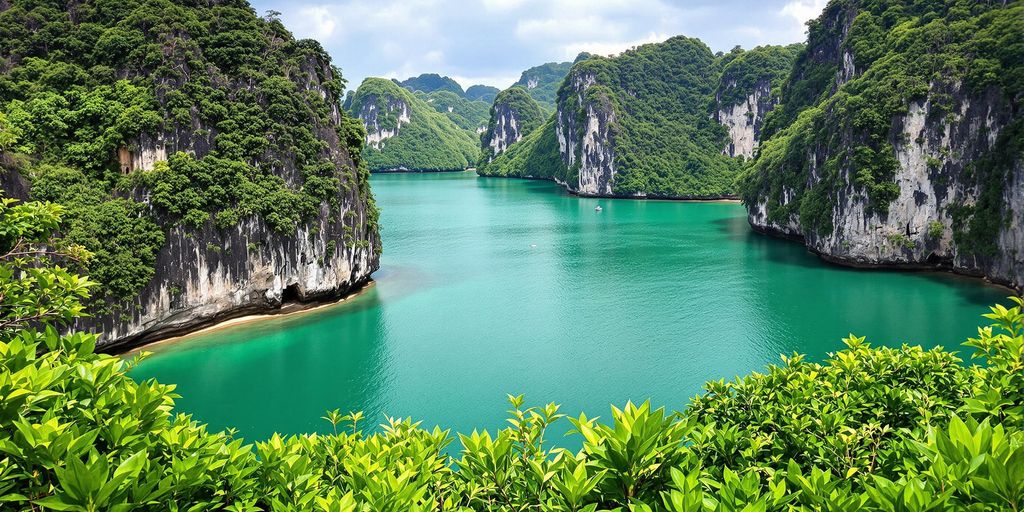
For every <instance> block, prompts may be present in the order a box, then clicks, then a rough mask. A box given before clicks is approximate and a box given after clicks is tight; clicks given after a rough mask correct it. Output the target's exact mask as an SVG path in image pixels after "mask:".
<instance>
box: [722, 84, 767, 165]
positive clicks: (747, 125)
mask: <svg viewBox="0 0 1024 512" xmlns="http://www.w3.org/2000/svg"><path fill="white" fill-rule="evenodd" d="M723 82H724V84H725V87H726V88H734V87H736V86H737V84H736V81H735V80H729V79H728V78H723ZM722 100H723V98H722V94H721V93H719V94H718V95H717V96H716V97H715V102H716V104H718V110H717V111H716V112H715V121H718V122H719V123H721V124H722V125H723V126H725V127H726V129H728V130H729V143H728V144H727V145H726V147H725V148H724V149H723V150H722V154H724V155H729V156H742V157H744V158H751V157H753V156H754V149H756V148H757V144H758V140H759V138H760V136H761V126H762V125H763V124H764V116H765V114H767V113H768V112H769V111H770V110H771V109H772V108H774V107H775V105H776V103H778V99H777V98H776V97H773V96H772V90H771V83H770V81H769V80H768V79H761V80H758V81H757V84H756V85H755V86H754V90H753V91H752V92H751V93H750V94H749V95H748V96H747V97H746V98H745V99H744V100H743V101H742V102H740V103H736V104H733V105H724V104H723V101H722Z"/></svg>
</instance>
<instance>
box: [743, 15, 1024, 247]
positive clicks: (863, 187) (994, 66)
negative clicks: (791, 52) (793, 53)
mask: <svg viewBox="0 0 1024 512" xmlns="http://www.w3.org/2000/svg"><path fill="white" fill-rule="evenodd" d="M1022 19H1024V5H1022V4H1021V3H1020V2H1009V3H1007V2H973V1H970V0H957V1H948V2H916V1H909V0H908V1H899V2H883V1H880V0H873V1H852V0H836V1H833V2H831V3H830V4H829V5H828V7H827V8H826V10H825V12H824V13H823V14H822V16H821V17H820V18H818V19H817V20H813V21H812V22H810V24H809V34H808V44H807V48H806V49H805V50H804V51H802V52H801V53H800V55H799V57H798V58H797V62H796V64H795V66H794V68H793V71H792V73H791V74H790V76H789V78H788V79H787V82H786V85H785V87H784V88H783V91H782V104H781V105H780V106H779V107H778V108H776V109H775V110H773V111H772V112H771V113H770V114H769V116H768V118H767V119H766V121H765V129H764V136H765V137H767V138H768V139H767V140H766V141H765V142H764V143H763V145H762V147H761V154H760V158H759V159H758V160H757V161H756V162H755V164H754V165H753V166H752V167H751V169H750V172H749V173H747V174H746V176H745V177H744V178H743V180H742V185H741V188H742V193H743V199H744V202H745V203H746V204H748V205H754V204H758V203H762V202H764V203H766V204H767V210H768V218H769V220H771V221H772V222H774V223H777V224H784V223H785V222H787V221H788V220H790V219H793V218H798V220H799V223H800V226H801V229H802V230H803V231H804V232H805V233H817V234H828V233H831V232H832V230H833V226H832V217H833V210H834V209H835V207H836V203H837V200H838V196H839V195H840V193H841V190H842V189H843V188H844V187H846V186H847V185H852V186H853V187H854V188H855V190H857V191H859V192H862V193H863V194H864V195H865V196H866V198H867V203H868V204H867V209H868V212H870V213H877V214H883V215H884V214H885V213H886V212H887V211H888V207H889V203H890V202H892V201H893V200H894V199H895V198H896V197H898V194H899V185H898V184H897V183H895V182H894V177H895V173H896V170H897V169H898V166H899V164H898V162H897V161H896V155H895V150H896V148H895V146H894V144H914V143H916V142H915V141H905V140H896V139H897V137H898V135H899V134H898V132H894V120H897V119H899V118H900V117H902V116H904V115H906V114H907V111H908V106H909V104H910V103H911V102H915V101H917V102H922V103H923V102H925V101H927V102H929V105H930V109H931V110H930V112H931V114H930V115H931V118H930V119H929V121H930V122H938V121H941V120H943V119H944V118H946V116H952V117H950V118H948V120H952V119H955V117H956V116H957V113H956V112H955V111H954V108H957V107H956V105H957V104H959V102H960V101H961V100H962V98H963V97H966V96H967V95H971V94H982V93H984V92H985V91H991V90H994V91H997V92H998V93H999V94H1001V95H1002V97H1003V98H1004V99H1005V101H1006V102H1007V103H1008V104H1011V103H1012V104H1016V102H1018V101H1019V96H1020V92H1021V87H1022V85H1021V84H1022V83H1024V66H1022V65H1021V62H1022V61H1021V59H1022V57H1024V38H1021V31H1020V26H1021V20H1022ZM1009 131H1010V132H1014V133H1016V134H1017V135H1011V136H1009V137H1001V138H1000V140H999V142H998V143H997V144H996V147H995V148H994V149H993V153H994V154H1002V155H1005V154H1007V153H1010V152H1011V151H1012V150H1010V149H1009V148H1010V147H1012V145H1016V146H1017V147H1020V143H1019V142H1017V143H1015V142H1013V141H1012V139H1013V138H1014V137H1019V134H1020V132H1021V130H1019V129H1013V128H1011V129H1010V130H1009ZM1018 158H1019V157H1018ZM986 159H987V160H992V159H999V160H1000V161H1001V162H1003V164H1006V163H1007V162H1008V161H1009V160H1008V159H1006V158H1004V157H1000V156H993V157H987V158H986ZM1010 160H1012V159H1010ZM1007 168H1008V167H1004V168H1003V169H1004V170H1005V169H1007ZM973 174H974V176H976V181H977V186H979V187H982V188H984V189H985V193H984V194H983V195H984V196H985V197H987V198H988V199H987V200H986V203H987V205H986V206H985V207H983V208H981V209H979V210H977V211H978V213H979V214H981V215H982V217H981V220H980V221H975V220H972V219H973V216H974V215H975V213H974V211H973V210H970V211H968V210H963V209H961V210H958V211H957V212H955V213H956V214H957V215H959V216H960V217H961V218H959V219H958V220H957V222H956V223H957V225H958V226H961V227H962V228H961V229H962V230H963V231H962V232H961V233H960V234H959V235H958V237H957V241H958V243H961V244H962V245H961V248H962V249H965V250H969V251H973V250H974V247H972V246H971V244H976V247H979V248H982V247H986V246H989V245H990V244H991V243H993V241H994V240H993V238H992V237H993V233H997V232H998V229H995V230H993V229H992V225H993V224H998V223H1000V222H1002V219H1003V216H1004V215H1003V213H1002V212H1003V209H1002V208H1003V207H1002V206H1001V205H1000V204H999V203H1001V202H1002V200H1001V191H1002V187H1003V186H1004V183H1005V180H1003V179H999V178H995V179H990V178H991V177H992V176H993V175H994V172H976V173H973ZM812 175H813V176H816V179H814V180H810V179H809V177H811V176H812ZM811 182H812V183H811ZM809 183H811V186H809V185H808V184H809ZM990 189H991V190H990ZM993 200H994V201H995V202H994V203H993V202H992V201H993ZM968 208H969V207H968ZM980 242H984V243H980Z"/></svg>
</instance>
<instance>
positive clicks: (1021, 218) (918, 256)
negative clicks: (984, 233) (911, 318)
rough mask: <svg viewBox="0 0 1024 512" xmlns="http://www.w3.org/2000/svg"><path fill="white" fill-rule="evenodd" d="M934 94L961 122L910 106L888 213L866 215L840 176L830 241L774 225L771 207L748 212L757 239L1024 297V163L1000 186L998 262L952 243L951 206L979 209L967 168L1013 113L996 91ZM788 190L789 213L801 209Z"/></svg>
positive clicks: (855, 191) (901, 124)
mask: <svg viewBox="0 0 1024 512" xmlns="http://www.w3.org/2000/svg"><path fill="white" fill-rule="evenodd" d="M931 87H932V90H933V92H935V93H939V94H940V95H942V96H946V97H951V98H953V99H954V101H955V104H954V107H953V111H954V113H955V114H954V115H946V116H935V115H932V113H933V112H932V110H933V105H932V102H931V101H930V100H929V101H925V102H912V103H910V105H909V108H908V111H907V114H906V115H905V116H903V117H902V118H900V119H897V120H895V121H894V123H893V129H892V132H891V137H890V142H891V143H892V144H893V147H894V150H895V157H896V159H897V161H898V162H899V168H898V170H897V173H896V177H895V181H896V183H898V184H899V189H900V193H899V196H898V197H897V198H896V199H895V200H894V201H893V202H892V203H891V204H890V205H889V208H888V213H886V214H881V213H872V212H869V211H868V208H867V205H868V199H867V196H866V194H865V192H864V191H862V190H860V189H859V188H858V187H857V186H856V185H854V183H855V179H854V178H853V176H851V173H852V172H855V171H854V170H851V169H848V168H844V169H842V176H841V177H840V183H843V184H844V185H843V188H842V190H840V192H839V194H838V198H839V200H838V201H837V203H836V205H835V207H834V209H833V211H832V223H833V226H834V229H833V230H832V232H831V233H829V234H827V235H818V234H816V233H814V232H810V233H805V232H803V231H802V230H801V227H800V222H799V218H798V217H797V215H795V214H794V215H793V216H791V217H790V218H789V219H787V220H786V222H784V223H773V222H770V221H769V220H768V216H767V213H766V212H767V205H766V203H765V202H761V203H758V204H753V205H748V219H749V221H750V224H751V225H752V226H753V227H754V228H755V229H758V230H760V231H765V232H769V233H774V234H778V235H782V236H787V237H791V238H800V239H804V241H805V243H806V244H807V246H808V248H809V249H811V250H812V251H814V252H816V253H818V254H820V255H821V256H822V257H824V258H826V259H828V260H831V261H835V262H839V263H844V264H848V265H853V266H889V267H897V268H941V269H949V270H953V271H955V272H958V273H963V274H968V275H976V276H986V277H988V278H989V279H991V280H992V281H995V282H998V283H1002V284H1006V285H1009V286H1011V287H1015V288H1017V289H1020V288H1021V287H1022V286H1024V165H1022V163H1021V161H1020V160H1019V159H1018V160H1017V161H1016V164H1015V166H1014V167H1013V169H1010V172H1009V179H1008V181H1007V182H1006V183H1005V184H1004V186H1003V204H1004V207H1005V208H1006V211H1007V212H1008V214H1007V222H1005V223H1004V224H1003V225H1002V227H1001V229H1000V231H999V235H998V240H997V242H996V244H997V248H998V250H997V253H996V254H995V255H992V256H984V255H980V254H978V253H977V252H975V251H973V250H966V251H965V250H964V249H972V248H963V247H958V246H957V244H955V243H954V242H953V238H952V234H953V219H952V217H951V210H950V207H951V206H954V205H973V204H975V203H976V202H977V201H978V200H979V198H980V194H981V193H982V189H981V186H979V185H978V184H977V183H976V180H975V179H974V178H973V177H972V176H971V172H970V171H969V169H968V164H970V163H972V162H975V161H977V160H978V159H979V158H980V157H981V156H982V155H984V154H985V153H986V152H987V151H989V150H990V149H991V148H992V147H993V145H994V144H995V143H996V140H997V138H998V136H999V133H1000V132H1001V131H1002V130H1003V129H1005V128H1006V127H1007V125H1008V124H1009V123H1010V122H1011V121H1012V120H1013V119H1012V112H1013V109H1012V108H1009V105H1007V104H1006V100H1005V98H1004V95H1003V94H1002V93H1001V92H1000V91H999V90H997V89H994V88H993V89H989V90H987V91H986V92H985V93H984V94H980V95H972V94H969V93H968V92H967V91H966V90H965V89H964V88H963V87H961V86H960V85H954V86H952V87H943V86H940V85H938V84H935V83H933V84H932V85H931ZM822 151H823V150H821V149H819V150H818V152H817V153H813V154H810V155H808V156H809V158H810V161H811V162H812V166H811V167H812V169H811V172H810V173H809V178H808V183H807V185H808V187H810V186H811V185H813V184H815V183H817V182H818V181H819V180H820V179H821V178H820V172H819V169H818V166H819V165H820V162H824V161H825V160H826V159H827V157H828V155H827V154H826V153H824V152H822ZM794 197H795V194H794V193H793V191H791V190H784V191H783V195H782V200H781V203H782V204H783V205H785V204H787V203H789V202H791V201H793V200H794Z"/></svg>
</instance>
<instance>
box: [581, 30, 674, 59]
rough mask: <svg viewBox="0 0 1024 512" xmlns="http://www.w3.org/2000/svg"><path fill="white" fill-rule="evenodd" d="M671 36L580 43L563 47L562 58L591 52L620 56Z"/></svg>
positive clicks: (652, 34)
mask: <svg viewBox="0 0 1024 512" xmlns="http://www.w3.org/2000/svg"><path fill="white" fill-rule="evenodd" d="M670 37H672V36H671V35H666V34H659V33H655V32H651V33H650V34H648V35H647V37H643V38H640V39H633V40H630V41H578V42H572V43H568V44H565V45H562V57H563V58H566V59H570V60H571V59H573V58H575V57H576V56H577V55H579V54H580V52H589V53H593V54H595V55H618V54H620V53H622V52H624V51H626V50H628V49H630V48H632V47H634V46H640V45H642V44H648V43H660V42H662V41H664V40H666V39H668V38H670Z"/></svg>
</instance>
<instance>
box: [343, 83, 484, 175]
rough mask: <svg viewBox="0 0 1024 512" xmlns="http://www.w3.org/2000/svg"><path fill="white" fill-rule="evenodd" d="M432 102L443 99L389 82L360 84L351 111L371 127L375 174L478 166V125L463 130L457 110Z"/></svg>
mask: <svg viewBox="0 0 1024 512" xmlns="http://www.w3.org/2000/svg"><path fill="white" fill-rule="evenodd" d="M431 94H434V95H438V94H449V93H446V92H445V91H436V92H434V93H431ZM459 99H460V100H462V101H465V100H464V99H463V98H459ZM428 100H438V98H434V97H431V96H429V95H422V93H419V92H417V93H415V94H414V93H412V92H410V91H409V90H407V89H405V88H403V87H401V86H399V85H398V84H397V83H395V82H393V81H391V80H386V79H383V78H373V77H371V78H367V79H366V80H364V81H363V83H362V84H360V85H359V88H358V89H357V90H356V92H355V94H354V95H353V97H352V101H351V103H350V105H349V111H350V112H351V113H352V115H354V116H356V117H357V118H359V120H360V121H362V123H363V126H364V127H365V129H366V147H365V149H364V151H363V156H364V158H365V159H366V161H367V164H368V165H369V166H370V170H372V171H375V172H389V171H461V170H463V169H466V168H467V167H471V166H472V165H473V164H475V163H476V161H477V158H478V157H479V148H478V142H477V138H476V134H475V132H474V131H473V129H475V127H476V125H475V124H474V123H468V124H466V126H459V125H458V124H456V123H455V121H453V119H452V117H461V116H455V112H454V110H455V109H454V107H453V106H451V105H448V106H442V108H441V110H442V111H438V110H437V109H435V108H434V107H433V106H431V105H430V104H428V103H427V101H428ZM449 107H451V110H449Z"/></svg>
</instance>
